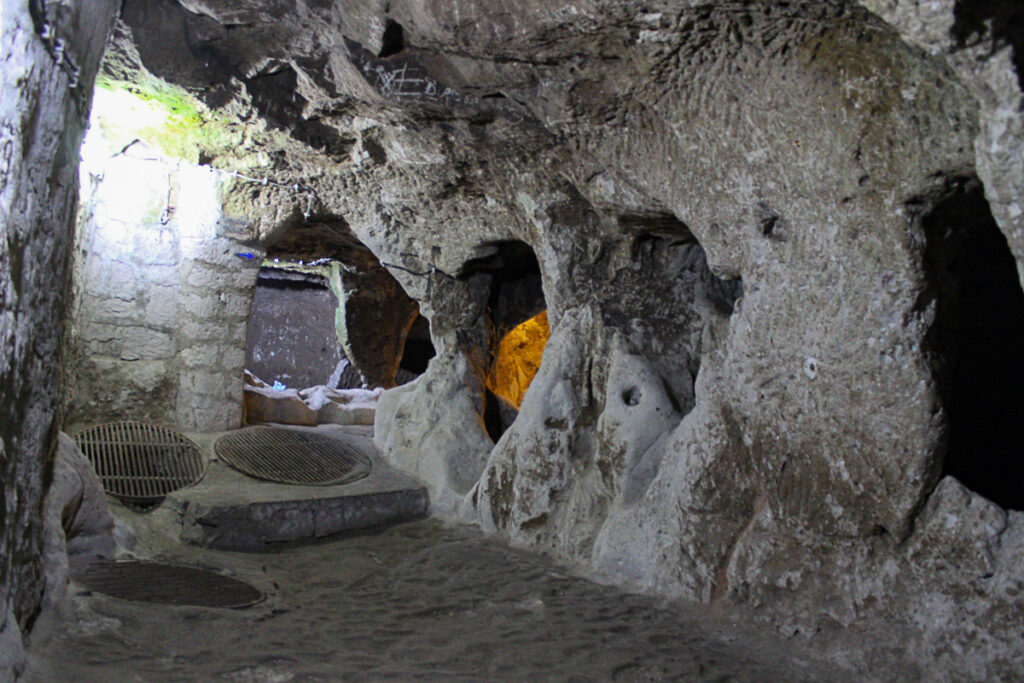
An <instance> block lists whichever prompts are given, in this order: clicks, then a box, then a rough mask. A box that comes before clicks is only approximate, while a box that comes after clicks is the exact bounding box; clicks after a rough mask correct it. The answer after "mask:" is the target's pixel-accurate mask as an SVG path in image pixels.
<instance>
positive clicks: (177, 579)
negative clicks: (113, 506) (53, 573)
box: [72, 560, 266, 608]
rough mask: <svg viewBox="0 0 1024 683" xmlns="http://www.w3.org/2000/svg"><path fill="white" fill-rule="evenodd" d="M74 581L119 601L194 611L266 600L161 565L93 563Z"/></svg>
mask: <svg viewBox="0 0 1024 683" xmlns="http://www.w3.org/2000/svg"><path fill="white" fill-rule="evenodd" d="M72 576H73V577H74V579H75V581H77V582H78V583H80V584H82V585H83V586H85V587H86V588H88V589H89V590H92V591H96V592H97V593H103V594H105V595H110V596H113V597H115V598H121V599H122V600H134V601H136V602H155V603H160V604H163V605H193V606H196V607H226V608H241V607H250V606H252V605H255V604H256V603H259V602H262V601H263V600H264V598H265V597H266V596H265V595H264V594H263V592H262V591H260V590H259V589H257V588H256V587H254V586H252V585H250V584H248V583H246V582H244V581H239V580H238V579H233V578H231V577H230V576H224V575H223V574H218V573H217V572H212V571H209V570H208V569H199V568H197V567H183V566H181V565H175V564H164V563H162V562H145V561H136V560H132V561H127V562H118V561H116V560H97V561H95V562H90V563H88V564H86V565H83V566H81V567H77V568H75V569H74V571H73V572H72Z"/></svg>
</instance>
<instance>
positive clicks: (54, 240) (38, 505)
mask: <svg viewBox="0 0 1024 683" xmlns="http://www.w3.org/2000/svg"><path fill="white" fill-rule="evenodd" d="M29 5H30V3H27V2H5V3H4V4H3V5H2V6H0V35H2V36H3V45H2V46H0V72H2V75H3V83H4V86H3V89H2V90H0V348H2V349H3V352H2V353H0V387H2V390H0V486H2V496H0V519H2V522H0V680H3V681H6V680H9V679H11V678H12V677H13V676H15V675H17V674H18V672H19V671H20V670H21V669H22V666H23V658H22V630H23V629H24V628H26V627H27V625H28V624H29V623H30V621H31V619H32V618H33V616H34V615H35V614H36V612H37V609H38V605H39V602H40V595H41V592H42V588H43V583H44V581H43V571H42V565H41V559H40V558H41V554H42V541H43V519H42V498H43V492H44V490H45V484H46V481H47V478H48V470H49V465H50V463H51V462H52V458H53V449H54V447H55V445H56V435H57V420H56V414H57V411H58V410H59V408H60V398H59V395H58V392H57V387H58V382H59V375H60V372H59V364H58V363H57V357H58V347H59V343H60V331H61V329H62V327H63V326H62V319H61V316H62V314H63V303H64V302H63V298H62V297H63V295H64V289H65V288H66V286H67V281H68V273H69V258H70V255H71V245H72V240H73V234H74V233H73V228H74V220H75V205H76V197H77V192H78V176H77V167H78V163H77V162H78V148H79V145H80V144H81V142H82V133H83V130H84V128H85V122H86V117H87V116H88V111H89V101H90V95H91V91H92V83H93V79H94V78H95V75H96V70H97V68H98V65H99V60H100V57H101V55H102V53H103V47H104V44H105V43H106V40H107V35H108V33H109V30H110V26H111V24H112V21H113V18H114V14H115V12H116V9H117V3H116V2H114V0H98V1H97V2H90V3H89V4H88V7H86V6H85V4H84V3H80V2H75V1H73V0H66V1H63V2H50V3H31V5H32V11H31V12H30V9H29Z"/></svg>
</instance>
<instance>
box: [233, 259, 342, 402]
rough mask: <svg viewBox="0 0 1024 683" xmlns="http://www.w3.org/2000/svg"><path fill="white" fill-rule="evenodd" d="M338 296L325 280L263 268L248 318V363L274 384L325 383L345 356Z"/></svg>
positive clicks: (253, 371)
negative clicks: (337, 319) (337, 317)
mask: <svg viewBox="0 0 1024 683" xmlns="http://www.w3.org/2000/svg"><path fill="white" fill-rule="evenodd" d="M337 311H338V299H337V297H336V296H334V294H333V293H332V292H331V290H330V288H329V287H328V286H327V280H326V279H325V278H323V277H319V276H315V275H303V274H300V273H291V272H288V271H276V270H269V272H268V271H266V270H265V271H261V272H260V277H259V279H258V280H257V281H256V294H255V297H254V298H253V303H252V315H251V316H250V319H249V326H248V332H247V337H248V342H247V348H246V356H247V360H246V369H247V370H249V371H250V372H252V373H253V374H255V375H256V376H257V377H259V378H260V379H262V380H263V381H265V382H267V383H268V384H273V383H274V382H275V381H280V382H281V383H282V384H284V385H285V386H288V387H294V388H298V389H301V388H303V387H312V386H316V385H319V384H327V381H328V380H329V379H330V377H331V373H333V372H334V369H335V367H337V365H338V361H340V360H341V359H342V354H341V342H340V341H339V340H338V332H337V330H336V328H335V326H334V324H335V323H334V321H335V315H336V314H337Z"/></svg>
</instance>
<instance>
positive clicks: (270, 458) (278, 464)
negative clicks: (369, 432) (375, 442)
mask: <svg viewBox="0 0 1024 683" xmlns="http://www.w3.org/2000/svg"><path fill="white" fill-rule="evenodd" d="M214 450H216V452H217V456H218V457H219V458H220V459H221V460H223V461H224V462H225V463H227V464H228V465H229V466H231V467H233V468H234V469H236V470H238V471H239V472H242V473H243V474H247V475H249V476H250V477H255V478H256V479H264V480H267V481H276V482H280V483H283V484H301V485H310V486H327V485H331V484H347V483H349V482H352V481H356V480H357V479H362V478H363V477H365V476H366V475H368V474H369V473H370V467H371V465H370V459H369V458H368V457H367V456H366V455H364V454H363V453H362V452H360V451H359V449H357V448H356V447H355V446H353V445H351V444H349V443H346V442H344V441H340V440H338V439H333V438H330V437H327V436H321V435H320V434H311V433H309V432H300V431H295V430H292V429H281V428H280V427H249V428H247V429H240V430H238V431H236V432H232V433H230V434H225V435H224V436H222V437H220V438H219V439H217V443H216V445H215V446H214Z"/></svg>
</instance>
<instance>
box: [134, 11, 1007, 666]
mask: <svg viewBox="0 0 1024 683" xmlns="http://www.w3.org/2000/svg"><path fill="white" fill-rule="evenodd" d="M861 5H864V6H861ZM983 5H984V3H973V2H959V3H954V2H952V0H940V1H939V2H929V3H919V2H916V1H913V0H906V1H902V0H889V1H885V0H879V1H878V2H874V1H868V0H865V1H864V2H863V3H861V4H856V3H853V2H844V1H841V0H832V1H827V2H810V1H806V2H804V1H798V2H788V3H773V2H754V1H750V2H711V3H708V2H696V1H686V0H683V1H678V2H671V3H670V2H658V1H656V2H648V3H643V4H642V5H641V3H633V2H608V1H605V0H587V1H585V2H576V3H572V4H570V5H559V4H557V3H550V2H546V1H543V0H530V1H525V2H524V1H522V0H517V1H516V2H506V1H504V0H491V1H484V0H481V1H480V2H476V3H466V2H457V1H456V0H430V1H429V2H428V1H426V0H407V1H404V2H391V3H385V2H383V0H381V1H380V2H374V3H364V2H334V3H326V4H325V3H319V2H311V1H309V2H307V1H306V0H295V2H290V3H288V4H287V8H286V7H285V6H284V5H282V4H280V3H271V2H261V1H260V0H228V1H224V0H217V1H216V2H215V1H213V0H181V2H180V4H178V3H175V2H172V1H171V0H161V1H160V2H152V3H143V2H141V1H140V0H129V1H128V2H127V3H126V12H125V16H126V21H127V23H128V25H129V28H130V30H131V32H132V35H133V36H134V39H135V41H136V42H137V43H138V53H139V55H140V57H141V60H142V61H143V63H144V64H145V67H146V68H147V69H149V70H150V71H151V72H152V73H153V74H155V75H156V76H159V77H162V78H166V79H168V80H170V81H172V82H175V83H178V84H181V85H184V86H186V87H189V88H193V89H195V90H196V92H199V93H201V94H202V96H203V97H204V98H205V99H206V100H207V102H208V103H209V104H210V105H211V106H214V107H221V108H222V110H223V111H224V112H228V113H230V112H233V113H234V115H238V116H240V117H248V120H260V121H264V122H265V123H266V126H267V127H268V129H269V130H273V131H274V135H273V136H271V137H270V138H269V140H270V141H269V142H266V141H264V142H259V141H257V142H254V143H253V144H254V146H255V147H257V148H259V151H260V152H263V153H264V154H265V157H266V159H267V160H268V161H267V164H266V172H267V173H268V174H273V175H274V177H277V178H288V179H292V180H294V181H295V183H297V184H298V185H299V187H310V188H314V190H315V191H314V192H313V193H312V194H310V193H303V192H293V193H288V192H285V191H283V190H282V189H281V188H280V187H275V186H266V185H259V184H240V185H238V186H236V187H234V188H233V189H231V190H230V192H229V196H228V199H227V204H226V207H227V208H226V211H227V212H228V213H229V215H231V216H232V218H233V219H237V220H238V222H239V223H240V224H241V223H242V221H245V222H246V223H247V225H248V226H249V230H250V238H251V239H253V240H261V241H263V242H264V243H270V242H272V241H273V240H276V239H280V236H281V235H282V234H284V235H287V233H288V232H289V231H293V230H296V229H299V228H300V227H301V226H303V225H308V224H309V223H313V222H328V223H333V224H344V225H345V226H346V229H347V230H349V231H351V233H352V234H353V235H354V237H355V238H356V239H357V240H358V241H359V242H360V243H361V244H363V245H365V246H366V247H367V248H369V249H370V250H371V251H372V252H373V254H374V255H375V256H376V257H377V258H378V259H379V260H380V261H381V262H382V263H388V264H393V266H400V267H399V268H395V267H391V266H389V269H390V271H391V273H392V274H393V275H394V277H395V278H396V279H397V280H398V282H399V283H400V284H401V286H402V287H403V288H404V289H405V291H406V292H407V293H408V294H409V295H410V296H412V298H413V299H415V300H416V301H417V302H418V304H419V308H420V311H421V312H422V314H423V315H424V316H426V317H427V318H429V319H430V329H431V335H432V337H433V342H434V346H435V348H436V349H437V356H436V357H435V358H434V359H433V360H432V361H431V363H430V366H429V369H428V371H427V372H426V374H425V375H424V376H422V377H420V378H419V379H417V380H416V381H415V382H412V383H410V384H408V385H405V386H402V387H399V388H397V389H395V390H392V391H389V392H387V393H386V394H385V395H384V396H383V397H382V398H381V400H380V402H379V405H378V415H377V422H376V439H377V442H378V444H379V446H380V448H381V450H382V451H383V452H384V453H385V456H386V457H387V458H388V459H389V460H390V461H391V462H392V463H393V464H395V465H396V466H398V467H399V468H401V469H403V470H406V471H408V472H411V473H413V474H414V475H416V476H418V477H420V478H421V479H422V480H423V481H424V482H425V483H426V485H427V486H428V488H429V489H430V493H431V500H432V505H433V506H434V509H435V510H436V511H437V512H439V513H442V514H446V515H450V516H460V517H461V518H462V519H469V520H475V521H477V522H479V523H480V524H482V525H483V526H484V527H485V528H487V529H490V530H493V531H500V532H502V533H504V534H506V535H507V537H508V538H509V539H510V540H511V541H512V542H513V543H515V544H519V545H523V546H528V547H532V548H536V549H540V550H544V551H547V552H550V553H552V554H554V555H556V556H557V557H559V558H561V559H562V560H565V561H570V562H575V563H580V564H581V565H582V566H584V567H587V568H589V570H590V571H592V572H594V573H595V574H600V575H602V576H604V577H605V578H607V579H610V580H612V581H616V582H619V583H623V584H629V585H631V586H633V587H635V588H638V589H641V590H646V591H651V592H656V593H659V594H665V595H672V596H679V597H684V598H687V599H692V600H699V601H703V602H709V603H713V604H716V605H722V606H726V605H729V606H732V607H733V608H735V609H740V610H749V615H750V618H751V619H752V620H755V621H761V622H764V623H766V624H770V625H772V626H773V627H774V628H777V629H779V630H780V631H781V632H783V633H786V634H787V635H791V636H797V635H799V636H801V637H806V638H810V639H812V641H813V642H814V645H815V647H817V648H819V649H821V650H822V651H824V652H827V653H828V654H829V656H831V657H833V658H835V659H836V660H837V661H841V662H843V663H844V664H845V665H847V666H850V667H853V668H856V669H858V670H860V671H862V672H867V671H871V672H872V673H873V674H874V675H877V676H880V677H882V678H887V677H893V676H895V675H897V674H899V675H901V676H904V677H911V678H914V677H921V676H923V675H924V674H925V672H927V673H928V675H929V676H930V677H932V678H957V677H968V678H986V677H987V678H997V677H1003V678H1013V677H1020V676H1021V675H1022V674H1024V671H1022V669H1021V666H1022V665H1021V662H1022V661H1024V657H1022V656H1021V645H1020V638H1019V633H1020V627H1021V623H1022V622H1024V598H1022V597H1021V594H1020V586H1021V584H1022V582H1024V569H1022V566H1021V550H1020V549H1021V547H1022V545H1024V531H1022V528H1021V516H1020V513H1019V512H1014V511H1011V512H1009V513H1007V512H1004V511H1002V510H1000V509H999V508H997V507H995V506H994V505H992V504H991V503H989V502H988V501H986V500H985V499H984V498H983V497H982V496H981V495H979V494H978V493H975V492H970V491H968V490H966V489H964V488H963V487H961V486H960V485H959V484H958V483H957V482H955V481H954V480H952V479H950V478H943V459H944V456H945V448H946V442H947V437H948V431H949V429H948V425H949V415H948V398H949V396H948V386H949V380H948V378H949V376H950V371H951V369H950V367H949V366H950V364H951V360H950V358H951V355H950V348H949V339H948V338H947V335H946V326H947V324H948V321H947V320H946V319H945V318H944V315H945V313H944V311H945V310H946V309H947V303H948V302H947V299H948V297H949V296H950V291H951V290H953V289H955V287H956V283H955V282H950V281H948V277H947V276H946V275H945V274H944V271H943V270H942V268H940V267H939V266H940V265H941V263H943V261H944V259H947V258H948V257H949V254H950V252H951V251H953V249H954V246H955V245H956V244H957V239H956V233H957V231H958V230H963V229H967V225H966V224H962V223H961V222H958V220H957V218H956V216H955V215H953V214H948V215H947V214H945V213H944V207H946V206H947V205H948V204H949V202H951V201H953V202H955V201H957V200H958V199H960V198H963V197H969V196H971V195H972V193H975V192H976V187H977V182H978V180H980V182H981V184H982V185H983V187H984V192H985V194H986V196H987V197H988V198H989V200H990V206H991V214H992V216H991V217H992V218H994V220H995V221H996V222H997V223H998V225H999V227H1000V228H1001V229H1002V231H1003V233H1004V234H1005V235H1006V236H1007V238H1008V241H1009V246H1010V249H1011V250H1012V251H1013V253H1015V254H1016V255H1017V258H1018V264H1019V263H1021V257H1022V255H1024V235H1022V232H1021V226H1020V224H1019V221H1020V220H1021V213H1022V212H1021V209H1020V206H1019V203H1020V201H1021V197H1020V192H1021V187H1024V183H1022V182H1021V173H1024V171H1022V169H1024V166H1022V165H1021V164H1022V162H1021V159H1022V158H1024V156H1022V154H1021V146H1022V145H1024V135H1022V132H1021V114H1020V112H1021V107H1020V96H1021V95H1020V91H1021V88H1020V82H1021V79H1020V77H1019V71H1018V70H1017V69H1018V67H1019V65H1020V62H1021V58H1020V46H1019V40H1018V38H1017V36H1018V35H1019V31H1020V23H1019V13H1018V14H1015V12H1016V10H1014V8H1013V6H1012V3H995V4H992V5H991V6H990V9H989V10H986V9H985V7H984V6H983ZM865 7H866V8H865ZM869 10H870V11H869ZM389 20H390V21H391V22H392V23H391V24H390V25H389V24H388V21H389ZM165 26H174V27H176V28H175V29H174V30H173V31H165V30H164V29H163V27H165ZM387 26H390V28H389V29H388V31H385V27H387ZM396 27H397V28H396ZM398 35H400V37H401V39H400V40H399V39H398V37H397V36H398ZM261 146H262V147H261ZM213 163H214V164H216V163H217V160H214V161H213ZM512 245H515V246H512ZM527 263H531V264H532V263H535V264H536V266H535V268H536V271H537V272H536V278H535V279H532V281H533V282H537V281H539V285H540V289H541V290H542V299H543V301H542V302H541V303H542V304H543V306H541V308H546V310H547V311H548V317H549V321H550V325H551V337H550V339H549V341H548V344H547V346H546V349H545V352H544V357H543V361H542V364H541V367H540V370H539V372H538V374H537V376H536V377H535V378H534V380H533V383H532V384H531V386H530V389H529V391H527V393H526V395H525V397H524V399H523V403H522V407H521V411H520V413H519V416H518V418H517V419H516V420H515V422H514V423H513V424H512V425H511V426H510V427H509V428H508V429H507V430H506V431H505V432H504V433H503V434H502V435H501V436H500V438H499V439H498V441H497V443H496V444H494V442H493V441H492V438H491V437H490V436H489V434H488V431H487V430H486V429H485V426H486V425H485V416H486V413H487V405H488V395H487V392H486V389H485V384H484V379H485V375H486V372H487V369H488V368H489V367H490V365H491V364H492V362H493V357H492V355H493V349H494V348H495V346H496V344H495V342H496V338H500V335H499V332H500V330H501V329H502V327H503V325H505V324H506V323H507V322H508V321H509V320H510V311H514V310H520V309H521V308H522V307H521V306H519V305H517V304H518V302H519V301H520V299H522V300H523V301H524V302H532V304H533V305H536V304H537V298H538V297H537V296H536V292H534V296H532V297H531V296H528V293H529V291H530V287H529V286H528V282H527V281H530V280H531V279H530V278H528V279H527V281H524V280H523V278H522V277H521V276H523V275H524V274H526V273H527V271H529V272H531V273H532V270H531V268H533V267H534V266H530V267H527V265H526V264H527ZM517 282H518V283H523V284H522V285H517V284H516V283H517ZM533 289H534V290H535V289H536V287H535V286H533ZM538 310H540V309H538ZM534 312H536V311H534Z"/></svg>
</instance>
